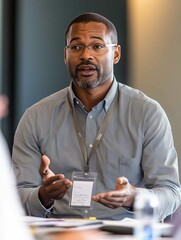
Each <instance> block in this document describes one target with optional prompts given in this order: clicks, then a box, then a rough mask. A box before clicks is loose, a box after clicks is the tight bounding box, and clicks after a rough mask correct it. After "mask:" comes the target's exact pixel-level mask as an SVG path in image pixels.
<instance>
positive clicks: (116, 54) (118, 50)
mask: <svg viewBox="0 0 181 240" xmlns="http://www.w3.org/2000/svg"><path fill="white" fill-rule="evenodd" d="M120 58H121V46H120V45H117V46H116V47H115V50H114V64H117V63H118V62H119V60H120Z"/></svg>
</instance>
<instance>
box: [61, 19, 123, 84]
mask: <svg viewBox="0 0 181 240" xmlns="http://www.w3.org/2000/svg"><path fill="white" fill-rule="evenodd" d="M106 44H112V41H111V36H110V34H109V33H108V30H107V27H106V25H104V24H103V23H97V22H89V23H75V24H73V25H72V26H71V27H70V30H69V32H68V35H67V46H70V47H71V48H72V46H73V49H71V48H70V47H68V48H66V49H65V63H66V64H67V68H68V71H69V73H70V76H71V78H72V80H73V81H74V82H76V83H77V84H78V86H79V87H81V88H94V87H96V86H98V85H102V84H104V82H106V81H108V80H109V81H112V79H113V65H114V64H116V63H117V62H118V61H119V59H120V46H109V47H103V49H102V50H97V48H99V47H101V46H104V45H106ZM79 46H80V47H79ZM82 46H83V49H82V50H80V49H79V48H82ZM84 46H90V48H88V47H84ZM91 46H96V48H92V47H91ZM75 49H79V50H75Z"/></svg>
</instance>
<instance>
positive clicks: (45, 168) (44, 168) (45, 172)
mask: <svg viewBox="0 0 181 240" xmlns="http://www.w3.org/2000/svg"><path fill="white" fill-rule="evenodd" d="M49 165H50V159H49V158H48V157H47V156H46V155H42V158H41V164H40V168H39V173H40V175H41V177H42V179H43V180H46V179H48V178H49V177H52V176H54V175H55V174H54V173H53V172H52V171H51V170H50V168H49Z"/></svg>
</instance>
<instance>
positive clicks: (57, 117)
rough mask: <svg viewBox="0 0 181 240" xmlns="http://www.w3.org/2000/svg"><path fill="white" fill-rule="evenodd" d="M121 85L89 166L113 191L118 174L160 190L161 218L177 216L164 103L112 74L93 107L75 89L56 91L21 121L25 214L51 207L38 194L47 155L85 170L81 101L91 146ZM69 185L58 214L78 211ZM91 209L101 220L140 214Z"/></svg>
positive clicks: (54, 162) (101, 187)
mask: <svg viewBox="0 0 181 240" xmlns="http://www.w3.org/2000/svg"><path fill="white" fill-rule="evenodd" d="M117 85H118V91H119V103H118V107H117V110H116V111H115V112H114V114H113V116H112V119H111V121H110V123H109V124H108V127H107V129H106V131H105V134H104V136H103V138H102V140H101V143H100V145H99V146H98V148H97V150H96V153H94V154H93V155H92V157H91V159H90V164H89V165H90V171H91V172H96V173H97V181H96V193H101V192H107V191H112V190H114V189H115V182H116V178H117V177H120V176H125V177H127V178H128V180H129V181H130V183H131V184H132V185H134V186H136V187H137V189H138V194H144V193H147V192H148V191H151V192H153V193H154V194H155V195H157V197H158V200H159V208H158V209H157V213H158V217H159V219H164V218H165V217H166V216H167V215H170V214H172V213H173V212H174V211H175V210H176V209H177V207H178V206H179V205H180V203H181V194H180V183H179V175H178V165H177V164H178V163H177V154H176V150H175V148H174V143H173V137H172V132H171V127H170V124H169V121H168V119H167V116H166V114H165V112H164V110H163V109H162V108H161V106H160V105H159V104H158V103H157V102H156V101H154V100H152V99H150V98H149V97H147V96H146V95H145V94H143V93H142V92H140V91H138V90H135V89H133V88H131V87H128V86H126V85H124V84H121V83H118V82H117V81H116V80H114V82H113V85H112V87H111V89H110V91H109V92H108V94H107V96H106V97H105V98H104V100H103V101H101V102H100V103H99V104H98V105H97V106H95V107H94V108H93V109H92V111H90V112H87V111H86V110H85V108H84V106H83V104H82V103H81V102H80V101H79V100H78V99H77V98H76V97H75V95H74V94H73V91H72V87H71V85H70V87H67V88H65V89H63V90H60V91H59V92H57V93H54V94H52V95H50V96H48V97H46V98H44V99H42V100H41V101H39V102H38V103H36V104H35V105H33V106H32V107H30V108H29V109H27V111H26V112H25V114H24V115H23V117H22V119H21V120H20V122H19V125H18V128H17V131H16V134H15V139H14V147H13V163H14V170H15V174H16V177H17V184H18V190H19V193H20V196H21V200H22V203H23V205H24V208H25V209H26V212H27V214H29V215H35V216H45V215H46V214H47V213H48V210H46V209H45V208H44V207H43V206H42V205H41V203H40V201H39V198H38V190H39V186H40V185H41V183H42V180H41V177H40V174H39V166H40V162H41V156H42V154H46V155H47V156H48V157H49V158H50V160H51V165H50V168H51V170H52V171H53V172H54V173H55V174H56V173H57V174H58V173H62V174H64V175H65V177H66V178H69V179H71V176H72V172H73V171H78V172H82V171H83V170H84V164H85V162H84V161H85V160H84V158H83V155H82V152H81V149H80V146H79V142H78V139H77V135H76V131H75V129H74V123H73V118H72V107H75V109H76V113H77V117H78V120H79V123H80V126H81V131H82V134H83V136H84V139H85V143H86V146H87V151H88V152H89V151H90V150H91V148H92V144H93V141H94V138H95V136H96V133H97V131H98V130H99V128H100V124H101V123H102V120H103V118H104V116H105V114H106V112H107V110H108V109H109V107H110V104H111V102H112V100H113V98H114V96H115V93H116V89H117ZM70 195H71V189H69V190H68V192H67V193H66V194H65V196H64V197H63V198H62V199H61V200H57V201H55V204H54V206H53V208H52V209H51V212H52V213H54V214H68V213H70V214H79V215H82V214H83V212H82V210H81V209H72V208H70V206H69V200H70ZM92 207H93V209H92V210H91V213H90V215H91V216H96V217H97V218H111V219H122V218H124V217H134V215H133V213H132V212H130V211H128V210H127V209H125V208H122V207H120V208H117V209H109V208H107V207H105V206H103V205H101V204H99V203H96V202H93V204H92Z"/></svg>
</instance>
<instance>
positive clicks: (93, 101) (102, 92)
mask: <svg viewBox="0 0 181 240" xmlns="http://www.w3.org/2000/svg"><path fill="white" fill-rule="evenodd" d="M111 85H112V81H109V82H106V83H104V84H103V85H101V86H97V87H95V88H91V89H87V88H86V89H83V88H80V87H79V86H77V84H76V83H74V82H73V90H74V94H75V95H76V97H77V98H78V99H80V101H81V102H82V103H83V104H84V106H85V108H86V110H87V111H88V112H90V111H91V110H92V108H93V107H94V106H96V105H97V104H98V103H99V102H100V101H102V100H103V99H104V98H105V96H106V94H107V93H108V91H109V89H110V87H111Z"/></svg>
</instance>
